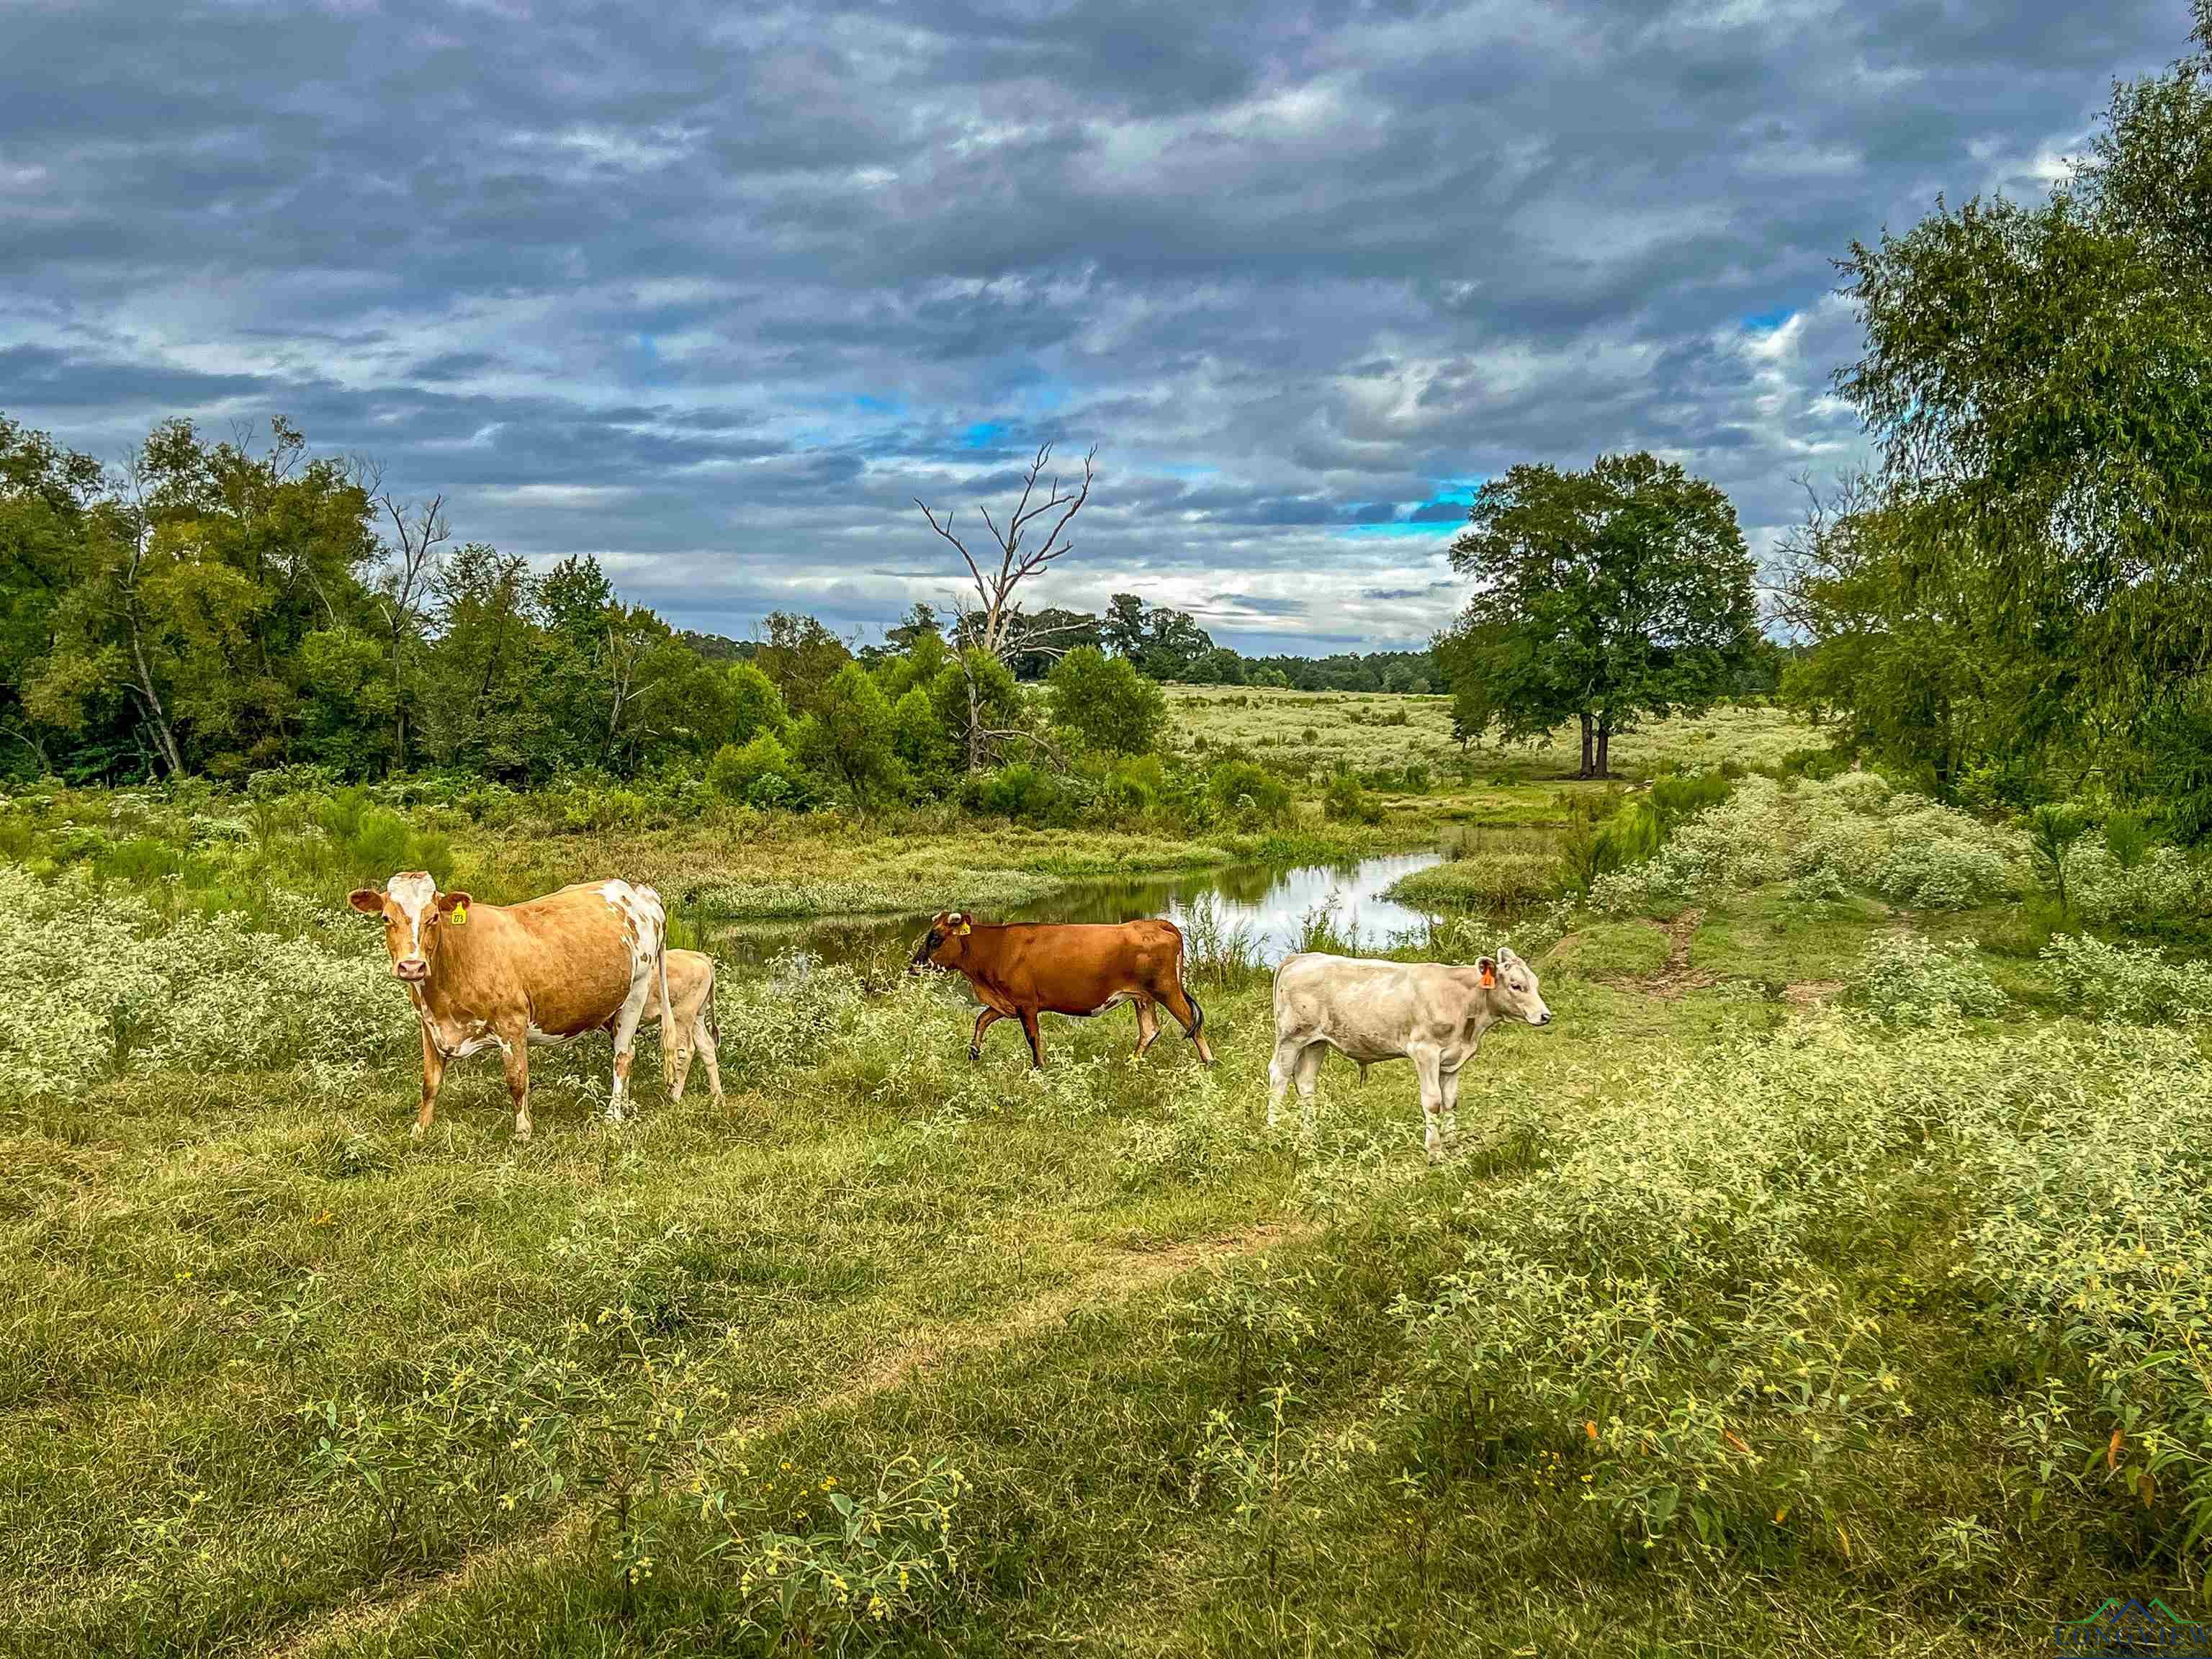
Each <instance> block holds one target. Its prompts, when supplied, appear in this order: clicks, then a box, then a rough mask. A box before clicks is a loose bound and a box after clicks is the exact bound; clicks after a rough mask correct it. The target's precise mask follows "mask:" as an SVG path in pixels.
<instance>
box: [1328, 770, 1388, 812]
mask: <svg viewBox="0 0 2212 1659" xmlns="http://www.w3.org/2000/svg"><path fill="white" fill-rule="evenodd" d="M1321 809H1322V812H1323V814H1325V815H1326V816H1327V817H1329V818H1330V819H1332V820H1334V821H1336V822H1340V823H1382V822H1383V808H1382V805H1381V804H1380V803H1379V802H1377V801H1376V800H1375V799H1372V798H1371V797H1370V795H1369V794H1368V793H1367V791H1366V790H1365V789H1364V788H1362V787H1360V783H1359V780H1358V777H1357V776H1355V775H1353V774H1352V773H1351V772H1348V771H1347V772H1335V773H1332V774H1331V775H1330V776H1329V780H1328V783H1327V784H1326V785H1325V786H1323V787H1322V797H1321Z"/></svg>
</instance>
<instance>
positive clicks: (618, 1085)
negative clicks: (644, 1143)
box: [607, 974, 653, 1123]
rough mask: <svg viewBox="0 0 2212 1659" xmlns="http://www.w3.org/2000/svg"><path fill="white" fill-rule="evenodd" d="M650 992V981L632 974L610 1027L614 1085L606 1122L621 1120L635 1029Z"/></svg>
mask: <svg viewBox="0 0 2212 1659" xmlns="http://www.w3.org/2000/svg"><path fill="white" fill-rule="evenodd" d="M652 990H653V981H652V979H651V978H650V977H649V976H647V975H644V974H640V975H636V976H635V978H634V979H633V981H631V984H630V988H629V1000H626V1001H625V1002H624V1003H623V1006H622V1007H621V1009H620V1010H619V1011H617V1013H616V1015H615V1018H614V1023H613V1024H612V1026H611V1028H610V1029H611V1030H612V1031H613V1032H614V1035H615V1086H614V1092H613V1093H611V1094H610V1095H609V1096H608V1097H607V1121H608V1122H610V1123H619V1122H621V1121H623V1105H624V1103H626V1102H628V1100H629V1066H630V1062H631V1061H632V1060H635V1059H636V1058H637V1028H638V1025H639V1023H640V1022H641V1020H643V1018H645V1004H646V1000H647V997H648V996H649V995H650V994H651V993H652Z"/></svg>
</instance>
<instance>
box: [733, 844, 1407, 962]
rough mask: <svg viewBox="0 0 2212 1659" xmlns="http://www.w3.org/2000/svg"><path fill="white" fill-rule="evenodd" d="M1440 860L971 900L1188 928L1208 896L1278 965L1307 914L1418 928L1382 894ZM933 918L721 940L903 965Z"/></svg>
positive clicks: (1363, 933) (750, 951)
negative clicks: (1153, 919)
mask: <svg viewBox="0 0 2212 1659" xmlns="http://www.w3.org/2000/svg"><path fill="white" fill-rule="evenodd" d="M1440 862H1442V855H1441V854H1437V853H1400V854H1394V855H1392V856H1390V857H1389V858H1376V859H1364V860H1361V861H1360V862H1359V863H1358V864H1355V865H1348V866H1342V867H1338V868H1330V867H1328V866H1322V865H1309V866H1303V867H1301V868H1298V869H1295V870H1279V869H1270V868H1263V867H1251V866H1244V867H1239V866H1230V867H1228V868H1225V869H1217V870H1203V871H1192V872H1185V873H1182V874H1178V875H1172V876H1145V877H1130V878H1121V879H1118V880H1114V881H1093V882H1084V883H1082V884H1079V885H1076V886H1073V887H1066V888H1063V889H1061V890H1060V891H1059V892H1057V893H1055V894H1054V895H1053V896H1051V897H1050V898H1047V899H1041V900H1039V901H1037V902H1035V903H1033V904H1027V905H1019V906H1015V907H1012V908H1003V907H1002V908H993V907H992V906H991V904H990V902H989V900H988V896H987V895H983V894H978V895H975V896H974V898H973V899H972V900H971V901H970V902H972V903H973V904H974V906H975V914H976V915H977V916H978V917H980V918H981V920H982V921H987V922H991V921H1135V920H1136V919H1137V918H1139V917H1140V916H1165V917H1167V918H1168V919H1169V920H1170V921H1173V922H1176V924H1178V925H1179V926H1182V927H1185V928H1188V927H1189V924H1190V913H1191V907H1192V906H1193V905H1194V904H1197V903H1201V902H1205V901H1206V900H1207V899H1208V898H1209V897H1210V898H1211V900H1212V904H1213V906H1214V908H1215V915H1216V917H1217V919H1218V924H1219V926H1220V927H1221V928H1222V931H1223V932H1224V933H1228V932H1231V931H1233V930H1235V929H1237V928H1242V929H1243V930H1244V931H1245V933H1247V934H1248V935H1249V937H1250V938H1251V939H1253V940H1254V941H1255V943H1256V944H1257V945H1258V946H1259V951H1260V955H1261V959H1262V960H1263V961H1266V962H1268V963H1274V962H1278V961H1279V960H1281V958H1282V957H1285V956H1286V955H1288V954H1289V953H1290V951H1291V950H1292V949H1294V948H1295V947H1296V945H1297V940H1298V937H1299V935H1300V933H1302V932H1303V931H1304V926H1305V919H1306V916H1307V915H1308V914H1309V913H1310V912H1312V911H1315V910H1318V909H1320V908H1322V907H1323V906H1325V905H1330V904H1332V903H1333V904H1334V909H1335V928H1336V932H1337V933H1339V934H1340V935H1341V936H1343V937H1345V938H1347V939H1349V938H1353V937H1357V938H1358V939H1361V940H1363V941H1365V942H1367V943H1370V944H1373V945H1385V944H1388V943H1389V939H1390V936H1391V935H1392V934H1394V933H1403V932H1405V931H1406V930H1407V929H1408V928H1413V927H1420V926H1421V925H1422V924H1423V923H1425V922H1426V921H1428V920H1429V919H1430V918H1429V916H1428V915H1427V914H1426V913H1425V912H1423V911H1419V910H1415V909H1411V908H1408V907H1407V906H1405V905H1402V904H1396V903H1393V902H1391V901H1390V900H1389V899H1386V898H1384V897H1383V889H1384V888H1386V887H1388V886H1389V885H1390V884H1392V883H1393V882H1395V881H1396V880H1397V879H1398V878H1400V877H1401V876H1405V875H1409V874H1411V873H1412V872H1413V871H1416V870H1425V869H1427V868H1428V867H1429V866H1431V865H1432V864H1437V863H1440ZM928 921H929V918H928V917H927V915H914V916H848V917H810V918H807V919H805V920H803V921H787V922H775V921H747V922H738V923H733V924H732V925H731V926H730V927H728V928H727V929H726V931H725V932H723V933H721V934H720V937H719V939H718V940H717V953H718V954H719V955H720V957H722V958H723V960H724V961H726V962H730V963H762V962H765V961H767V960H769V958H770V957H775V956H778V955H780V954H781V953H782V952H784V951H792V950H803V951H808V952H810V953H811V954H812V955H814V956H817V957H822V958H823V959H824V960H826V961H830V962H853V963H859V962H866V961H870V960H876V959H883V960H890V959H895V958H903V957H906V956H908V955H910V954H912V952H913V951H914V947H915V945H916V944H917V943H918V942H919V941H920V940H921V935H922V931H923V929H924V928H925V927H927V924H928Z"/></svg>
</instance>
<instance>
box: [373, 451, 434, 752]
mask: <svg viewBox="0 0 2212 1659" xmlns="http://www.w3.org/2000/svg"><path fill="white" fill-rule="evenodd" d="M355 471H356V481H357V482H358V483H360V485H361V487H362V491H363V493H364V494H366V495H368V497H369V498H370V500H371V501H374V503H375V505H376V507H377V510H378V513H379V514H380V516H381V517H383V518H386V519H388V520H391V523H392V550H391V552H392V557H391V562H390V564H389V566H388V567H387V568H386V571H385V573H384V580H383V581H382V582H380V584H379V585H378V586H379V591H378V594H377V606H378V608H379V609H380V611H382V612H383V615H384V627H385V632H386V635H388V636H389V641H390V644H391V648H392V702H393V703H394V705H395V709H396V712H395V713H394V714H393V716H392V720H393V724H392V765H393V766H394V767H401V766H404V765H405V764H406V763H407V647H408V644H409V642H410V641H412V640H413V639H414V637H415V636H416V635H417V634H418V633H420V632H421V631H422V607H423V603H424V601H425V600H427V599H428V598H429V595H430V592H431V590H432V589H433V587H434V586H435V585H436V581H437V577H438V574H439V572H440V570H441V568H443V566H444V563H445V545H446V544H447V542H448V541H450V540H451V539H452V538H453V532H452V531H451V530H450V529H449V528H448V527H447V523H446V498H445V497H444V496H443V495H433V496H432V497H431V498H430V499H429V500H428V501H409V502H402V501H399V500H398V498H397V497H395V496H394V495H392V492H391V491H390V490H388V489H385V488H384V471H383V469H382V468H381V467H380V466H377V465H375V464H374V463H371V462H356V464H355Z"/></svg>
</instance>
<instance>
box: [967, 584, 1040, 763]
mask: <svg viewBox="0 0 2212 1659" xmlns="http://www.w3.org/2000/svg"><path fill="white" fill-rule="evenodd" d="M978 627H980V623H977V621H976V619H975V612H974V611H971V610H970V609H969V605H968V601H967V599H965V598H964V597H963V596H960V595H957V594H956V595H955V596H954V597H953V600H952V628H953V634H952V636H953V638H954V639H956V640H957V639H959V638H960V637H961V635H963V633H967V634H972V633H974V632H975V630H976V629H977V628H978ZM1014 648H1015V649H1017V650H1023V649H1033V648H1035V647H1028V646H1024V645H1017V646H1016V647H1014ZM952 660H953V661H955V662H957V663H958V664H959V665H960V678H961V679H962V680H963V682H964V683H965V684H966V687H967V691H968V723H967V731H968V744H967V748H968V769H969V771H970V772H980V771H981V770H982V769H984V767H985V766H987V765H988V764H989V763H990V762H991V761H992V760H993V759H994V758H995V757H997V755H998V753H999V751H1000V748H1001V747H1002V746H1003V745H1004V744H1009V743H1025V744H1029V745H1030V747H1031V748H1033V749H1035V750H1037V752H1038V753H1040V754H1042V756H1044V757H1045V758H1046V759H1047V760H1048V761H1050V762H1051V763H1053V764H1054V766H1056V767H1059V768H1060V769H1061V770H1063V771H1065V770H1066V766H1067V761H1066V757H1065V756H1063V755H1062V754H1061V753H1060V750H1058V749H1056V748H1055V747H1054V745H1053V744H1052V742H1051V741H1050V739H1048V738H1044V737H1042V736H1040V735H1039V734H1038V733H1036V732H1031V731H1029V730H1027V729H1026V728H1024V727H1022V726H986V725H985V724H984V723H983V712H984V711H983V689H982V687H981V686H980V685H978V684H976V681H975V658H974V657H973V656H972V655H970V654H969V653H968V652H967V651H964V650H962V651H956V652H954V653H953V655H952ZM1000 660H1001V661H1003V660H1005V659H1003V658H1001V659H1000Z"/></svg>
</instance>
